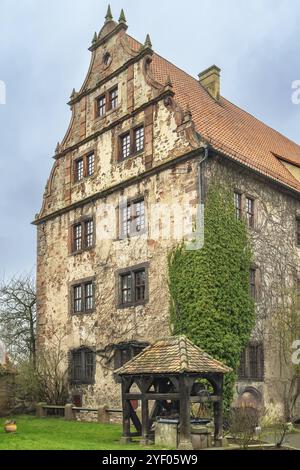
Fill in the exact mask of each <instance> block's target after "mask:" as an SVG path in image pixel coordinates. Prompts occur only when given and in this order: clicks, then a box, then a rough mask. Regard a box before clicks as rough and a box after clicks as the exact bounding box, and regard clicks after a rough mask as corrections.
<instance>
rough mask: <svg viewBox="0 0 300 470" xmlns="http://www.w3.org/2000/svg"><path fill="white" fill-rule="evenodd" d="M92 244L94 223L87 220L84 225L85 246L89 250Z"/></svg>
mask: <svg viewBox="0 0 300 470" xmlns="http://www.w3.org/2000/svg"><path fill="white" fill-rule="evenodd" d="M93 244H94V221H93V220H89V221H87V222H86V223H85V246H86V248H91V247H92V246H93Z"/></svg>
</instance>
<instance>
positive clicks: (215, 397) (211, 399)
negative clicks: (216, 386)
mask: <svg viewBox="0 0 300 470" xmlns="http://www.w3.org/2000/svg"><path fill="white" fill-rule="evenodd" d="M190 399H191V402H192V403H205V402H210V403H215V402H217V401H221V399H222V398H221V397H219V396H218V395H211V396H209V397H205V396H203V397H198V396H193V397H191V398H190Z"/></svg>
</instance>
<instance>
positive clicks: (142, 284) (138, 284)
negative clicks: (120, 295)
mask: <svg viewBox="0 0 300 470" xmlns="http://www.w3.org/2000/svg"><path fill="white" fill-rule="evenodd" d="M134 287H135V300H136V302H140V301H143V300H144V299H145V294H146V272H145V270H144V269H143V270H142V271H138V272H136V273H135V286H134Z"/></svg>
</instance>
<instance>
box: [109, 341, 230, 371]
mask: <svg viewBox="0 0 300 470" xmlns="http://www.w3.org/2000/svg"><path fill="white" fill-rule="evenodd" d="M210 372H214V373H216V372H217V373H220V374H226V373H227V372H231V369H230V368H229V367H227V366H225V365H224V364H223V363H222V362H220V361H217V360H216V359H213V358H212V357H211V356H209V355H208V354H207V353H206V352H204V351H203V350H202V349H200V348H198V347H197V346H196V345H195V344H193V343H192V342H191V341H190V340H189V339H187V338H186V337H185V336H172V337H170V338H165V339H161V340H159V341H157V342H156V343H154V344H153V345H151V346H148V347H147V348H146V349H144V351H142V352H141V353H140V354H139V355H138V356H136V357H135V358H133V359H132V360H131V361H129V362H127V363H126V364H125V365H124V366H123V367H121V369H118V370H117V371H116V374H119V375H134V374H136V375H139V374H178V373H191V374H193V373H210Z"/></svg>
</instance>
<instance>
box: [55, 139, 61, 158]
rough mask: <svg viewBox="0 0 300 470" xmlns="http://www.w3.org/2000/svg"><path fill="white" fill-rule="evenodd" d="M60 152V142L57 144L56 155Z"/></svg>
mask: <svg viewBox="0 0 300 470" xmlns="http://www.w3.org/2000/svg"><path fill="white" fill-rule="evenodd" d="M59 152H60V142H58V143H57V146H56V149H55V153H56V155H57V154H58V153H59Z"/></svg>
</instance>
